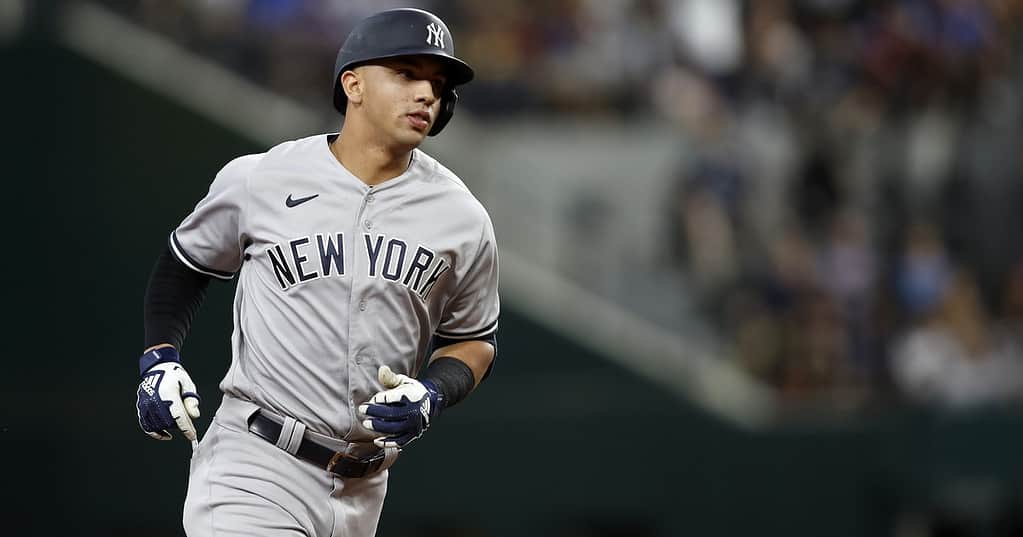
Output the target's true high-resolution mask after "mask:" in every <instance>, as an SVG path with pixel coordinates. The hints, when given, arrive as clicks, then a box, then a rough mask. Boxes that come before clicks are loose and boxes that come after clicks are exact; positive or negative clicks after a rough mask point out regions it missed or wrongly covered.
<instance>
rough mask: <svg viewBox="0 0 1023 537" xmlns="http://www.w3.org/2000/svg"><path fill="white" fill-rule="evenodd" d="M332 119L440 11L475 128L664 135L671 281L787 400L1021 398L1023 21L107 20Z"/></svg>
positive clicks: (911, 5) (221, 13)
mask: <svg viewBox="0 0 1023 537" xmlns="http://www.w3.org/2000/svg"><path fill="white" fill-rule="evenodd" d="M103 3H104V4H106V5H109V6H112V7H114V8H116V9H118V10H119V11H121V12H123V13H126V14H129V15H131V16H132V17H134V18H135V19H136V20H139V21H141V22H142V23H144V24H145V25H147V26H149V27H151V28H153V29H155V30H157V31H159V32H162V33H164V34H167V35H170V36H172V37H174V38H175V39H176V40H178V41H179V42H181V43H184V44H185V45H186V46H188V47H191V48H194V49H196V50H198V51H201V52H202V53H203V54H204V55H206V56H208V57H212V58H214V59H216V60H217V61H220V62H222V63H224V64H226V65H228V66H231V67H232V68H235V69H236V70H237V71H239V72H241V73H244V74H245V76H248V77H250V78H252V79H253V80H255V81H257V82H259V83H260V84H263V85H266V86H267V87H269V88H271V89H273V90H275V91H278V92H280V93H283V94H286V95H289V96H291V97H293V98H295V99H298V100H301V101H304V102H306V103H308V104H310V105H311V106H314V107H316V108H319V109H323V108H325V107H326V106H328V105H327V104H326V103H328V102H329V101H328V99H327V96H328V95H329V89H330V80H329V75H326V74H325V72H324V66H325V65H332V64H333V61H334V55H335V54H336V52H337V48H338V46H339V45H340V42H341V40H342V39H343V36H344V35H346V34H347V32H348V30H349V29H350V28H351V27H352V25H354V23H355V22H356V21H358V20H359V19H361V18H363V17H364V16H366V15H368V14H370V13H373V12H376V11H378V10H380V9H384V8H387V7H397V6H402V5H410V4H411V5H415V6H419V7H424V8H427V9H430V10H433V11H435V12H436V13H438V14H439V15H441V16H442V17H443V18H444V19H445V20H446V21H447V22H448V24H449V26H450V27H451V29H452V32H453V33H454V34H455V35H456V36H457V40H458V41H457V47H458V49H457V53H458V55H459V56H461V57H464V58H465V59H466V60H467V61H468V62H469V63H470V64H472V65H473V66H474V67H475V69H476V72H477V81H476V82H474V83H473V84H472V85H470V86H467V87H466V88H464V90H463V91H462V103H463V104H462V105H464V106H466V107H467V108H469V109H472V110H473V111H474V112H475V113H476V114H477V115H481V116H488V117H495V118H499V117H502V116H512V115H516V116H518V115H530V114H532V115H536V116H542V117H558V116H559V115H564V114H571V115H599V116H604V117H607V116H610V117H614V118H619V119H621V120H622V121H629V119H630V118H634V117H639V116H642V117H650V116H652V115H653V116H657V117H662V118H664V119H665V120H667V121H671V122H675V123H676V124H677V125H678V126H679V132H680V133H682V134H680V146H684V147H685V149H686V150H685V151H680V154H685V155H686V157H685V158H684V160H682V161H680V162H679V164H678V166H677V171H676V173H675V175H674V176H673V177H670V178H667V180H669V181H671V182H672V184H673V185H674V189H673V192H674V195H673V196H671V197H670V199H669V200H668V201H669V203H668V204H667V206H666V207H665V208H664V210H665V214H666V217H665V222H666V230H665V233H666V236H667V237H669V239H670V244H671V247H670V248H668V249H667V251H666V252H665V254H664V255H665V256H666V259H665V260H664V262H665V263H667V264H670V265H671V266H673V267H674V269H675V270H677V271H678V273H679V274H681V275H683V276H684V278H686V280H687V281H688V282H689V283H690V284H691V288H692V289H695V290H696V293H697V294H698V299H699V303H700V304H701V307H702V311H704V312H705V313H706V315H707V316H708V318H710V319H713V321H714V324H715V326H717V328H718V330H719V332H720V333H722V334H723V335H724V336H725V339H726V340H727V341H729V342H731V343H730V346H731V347H732V349H733V351H734V352H733V355H734V356H735V358H734V359H735V360H737V361H739V362H740V363H741V364H742V365H743V366H744V367H746V368H747V369H748V370H749V371H750V372H751V373H752V374H754V375H756V376H757V377H759V378H761V379H763V380H764V381H765V382H767V383H769V384H771V385H773V386H776V387H777V388H778V389H779V393H781V394H782V395H783V396H784V397H785V399H787V400H791V401H816V400H821V399H828V400H831V401H833V402H837V403H839V404H848V405H861V404H864V403H869V402H876V401H885V400H888V399H890V398H905V399H909V400H913V401H919V402H926V403H936V404H941V405H948V406H953V407H964V406H972V405H978V404H999V403H1003V402H1012V401H1018V400H1020V399H1023V240H1021V238H1020V233H1021V231H1023V31H1021V26H1023V0H756V1H752V0H551V1H545V2H539V1H537V2H527V1H522V0H490V1H487V2H476V1H470V0H455V1H448V2H441V1H439V0H437V1H419V2H393V1H391V0H372V1H371V0H301V1H300V0H133V1H129V0H103Z"/></svg>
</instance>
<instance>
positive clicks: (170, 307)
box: [143, 248, 210, 350]
mask: <svg viewBox="0 0 1023 537" xmlns="http://www.w3.org/2000/svg"><path fill="white" fill-rule="evenodd" d="M209 283H210V277H209V276H206V275H205V274H200V273H198V272H196V271H194V270H192V269H189V268H188V267H186V266H185V265H184V264H183V263H181V261H178V259H177V258H176V257H174V254H172V253H171V251H170V249H169V248H165V249H164V251H163V253H162V254H160V257H159V258H158V259H157V260H156V265H155V266H154V267H153V272H152V274H150V276H149V286H148V287H147V288H146V298H145V303H144V306H143V319H144V322H145V329H146V334H145V347H144V348H149V347H152V346H154V345H159V344H161V343H170V344H171V345H174V348H176V349H179V350H180V349H181V343H182V342H183V341H184V340H185V336H186V335H187V334H188V329H189V328H190V327H191V326H192V320H193V319H195V314H196V313H197V312H198V311H199V306H200V305H201V304H202V301H203V299H204V298H206V286H208V285H209Z"/></svg>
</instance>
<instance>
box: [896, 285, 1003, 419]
mask: <svg viewBox="0 0 1023 537" xmlns="http://www.w3.org/2000/svg"><path fill="white" fill-rule="evenodd" d="M940 282H941V285H940V288H939V289H937V297H936V299H937V302H936V303H932V304H929V307H926V308H925V309H924V310H923V311H922V312H921V314H922V318H921V319H920V320H919V321H918V322H917V323H915V324H914V326H913V327H912V328H911V329H910V331H909V332H908V333H907V334H906V336H905V338H904V339H903V340H902V341H901V342H899V344H898V346H897V348H896V350H895V354H894V357H893V364H892V367H893V374H894V377H895V379H896V382H897V383H898V385H899V387H900V388H901V389H902V391H903V392H904V393H905V395H906V396H908V397H909V398H910V399H913V400H915V401H917V402H924V403H939V404H942V405H945V406H949V407H969V406H975V405H981V404H992V403H999V402H1006V401H1018V400H1019V399H1020V398H1021V396H1023V356H1021V355H1020V353H1019V351H1020V349H1019V347H1017V346H1014V345H1012V344H1011V342H1010V341H1007V340H1005V339H1002V338H999V337H997V336H996V334H994V333H993V331H992V329H991V328H990V326H989V325H988V323H987V319H986V314H985V312H984V311H983V306H982V304H981V301H980V298H979V294H978V290H977V286H976V283H975V282H974V281H973V279H972V278H971V277H970V276H969V274H968V273H966V272H957V273H955V274H949V275H948V276H947V277H944V278H940Z"/></svg>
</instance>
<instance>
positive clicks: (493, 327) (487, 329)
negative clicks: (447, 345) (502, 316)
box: [434, 319, 497, 339]
mask: <svg viewBox="0 0 1023 537" xmlns="http://www.w3.org/2000/svg"><path fill="white" fill-rule="evenodd" d="M494 332H497V319H494V321H493V322H492V323H490V324H488V325H486V326H484V327H483V328H480V329H478V330H470V331H465V332H462V331H451V330H441V329H439V328H438V329H437V330H436V331H434V334H436V335H438V336H440V337H442V338H445V339H480V338H482V337H485V336H487V335H489V334H492V333H494Z"/></svg>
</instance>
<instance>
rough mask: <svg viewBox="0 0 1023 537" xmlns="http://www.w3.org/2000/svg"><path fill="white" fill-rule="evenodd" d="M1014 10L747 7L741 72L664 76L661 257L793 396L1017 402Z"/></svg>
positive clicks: (1022, 178)
mask: <svg viewBox="0 0 1023 537" xmlns="http://www.w3.org/2000/svg"><path fill="white" fill-rule="evenodd" d="M1021 16H1023V3H1021V2H1011V1H997V0H990V1H987V0H888V1H873V2H851V1H812V2H811V1H802V2H799V1H786V0H766V1H757V2H749V3H748V4H745V5H744V10H743V16H742V21H743V24H742V32H743V43H744V47H743V48H742V54H743V59H742V61H741V63H740V64H739V65H737V66H734V67H733V68H731V69H727V70H724V71H720V70H714V69H712V68H711V67H710V66H707V65H704V66H699V62H696V63H685V62H683V64H682V65H681V66H680V67H677V68H676V69H675V70H676V73H675V74H674V75H673V76H675V77H676V78H677V80H676V81H675V82H671V83H669V84H668V85H667V88H666V89H664V90H663V91H665V92H667V94H668V96H667V97H664V96H662V97H661V99H660V100H659V102H663V103H672V104H666V105H665V106H664V107H663V109H665V110H668V111H669V113H671V112H674V113H675V114H676V117H678V118H679V120H680V121H682V122H683V124H685V125H686V126H687V130H688V131H689V132H691V133H692V134H693V135H694V136H695V156H694V157H692V158H688V159H686V161H685V162H682V163H680V164H679V167H678V172H677V176H676V178H675V179H676V189H675V193H676V195H675V196H673V198H672V202H671V206H670V207H669V209H668V214H669V219H668V220H669V233H670V234H671V236H672V237H673V241H672V242H673V244H674V245H675V246H676V248H675V250H674V251H673V252H672V260H673V261H674V262H675V263H676V264H677V266H678V267H680V269H681V270H684V271H686V273H687V274H688V275H689V276H690V277H691V278H692V279H693V281H694V282H695V284H696V286H697V288H698V289H700V292H701V293H702V296H701V302H702V303H703V305H704V307H705V310H706V311H707V312H708V314H709V315H710V316H712V318H714V319H715V320H716V323H717V326H718V327H719V329H720V331H721V332H722V333H724V334H727V335H728V339H729V340H730V341H731V342H732V347H733V348H734V352H735V356H736V359H737V360H739V361H740V362H741V363H742V364H743V365H744V366H745V367H746V368H747V369H748V370H749V371H752V372H753V373H754V374H755V375H757V376H758V377H760V378H762V379H764V380H765V381H766V382H768V383H770V384H772V385H774V386H776V387H778V388H779V390H780V393H781V394H782V395H783V396H784V397H785V398H786V399H787V400H789V401H808V400H809V401H817V400H821V399H828V400H831V401H832V402H834V403H837V404H844V405H850V406H856V405H863V404H867V403H876V402H879V401H888V400H890V399H893V398H899V399H903V400H911V401H916V402H921V403H934V404H938V405H943V406H949V407H956V408H963V407H971V406H976V405H992V404H994V405H998V404H1003V403H1013V402H1019V401H1020V400H1023V241H1020V239H1019V230H1023V54H1021V52H1023V50H1021V49H1023V33H1021V27H1020V22H1021ZM687 102H693V103H695V104H693V105H692V106H688V107H687V104H686V103H687ZM672 105H673V106H674V108H672V107H671V106H672Z"/></svg>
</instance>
